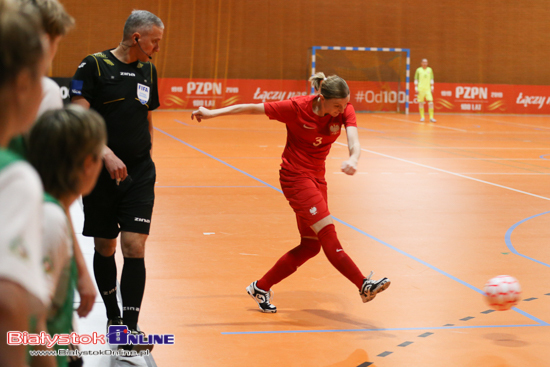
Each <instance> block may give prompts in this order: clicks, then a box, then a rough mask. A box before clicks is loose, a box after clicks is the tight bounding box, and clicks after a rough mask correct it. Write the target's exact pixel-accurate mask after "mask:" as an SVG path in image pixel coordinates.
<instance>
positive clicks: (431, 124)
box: [372, 115, 477, 133]
mask: <svg viewBox="0 0 550 367" xmlns="http://www.w3.org/2000/svg"><path fill="white" fill-rule="evenodd" d="M372 116H373V117H378V118H381V119H386V120H394V121H401V122H408V123H409V124H417V125H425V126H430V127H437V128H440V129H449V130H456V131H460V132H463V133H468V132H469V131H468V130H463V129H457V128H456V127H448V126H443V125H438V124H437V123H435V124H434V123H426V122H416V121H409V120H403V119H396V118H392V117H384V116H377V115H372ZM476 133H477V131H476Z"/></svg>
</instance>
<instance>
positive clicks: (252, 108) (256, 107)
mask: <svg viewBox="0 0 550 367" xmlns="http://www.w3.org/2000/svg"><path fill="white" fill-rule="evenodd" d="M263 114H265V108H264V104H263V103H249V104H236V105H234V106H229V107H225V108H219V109H217V110H209V109H208V108H204V107H199V109H198V110H196V111H193V113H192V114H191V120H193V118H196V119H197V121H198V122H201V121H202V120H208V119H212V118H214V117H219V116H225V115H263Z"/></svg>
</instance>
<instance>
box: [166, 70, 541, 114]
mask: <svg viewBox="0 0 550 367" xmlns="http://www.w3.org/2000/svg"><path fill="white" fill-rule="evenodd" d="M348 84H349V87H350V90H351V100H350V102H351V103H352V104H353V106H354V107H355V108H356V110H358V111H396V110H397V104H398V101H399V107H400V110H401V111H404V109H405V103H404V102H405V99H406V92H405V83H397V82H354V81H349V82H348ZM309 88H310V87H309V84H308V83H307V82H306V81H303V80H280V79H222V80H216V79H183V78H161V79H160V80H159V94H160V102H161V108H163V109H196V108H198V107H199V106H204V107H208V108H221V107H226V106H230V105H233V104H238V103H260V102H272V101H280V100H284V99H288V98H290V97H293V96H297V95H305V94H309V90H310V89H309ZM411 88H412V89H411V90H410V96H409V100H410V112H418V103H417V101H416V98H415V93H414V86H413V85H411ZM433 97H434V104H435V108H436V111H438V112H456V113H514V114H550V86H533V85H506V84H459V83H436V84H435V92H434V96H433Z"/></svg>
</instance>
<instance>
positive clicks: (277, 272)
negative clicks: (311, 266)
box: [256, 238, 321, 291]
mask: <svg viewBox="0 0 550 367" xmlns="http://www.w3.org/2000/svg"><path fill="white" fill-rule="evenodd" d="M319 251H321V245H320V244H319V241H317V240H314V239H311V238H302V241H301V242H300V244H299V245H298V246H296V247H295V248H293V249H292V250H290V251H289V252H287V253H286V254H284V255H283V256H282V257H281V258H280V259H279V261H277V263H276V264H275V265H274V266H273V267H272V268H271V269H270V270H269V271H268V272H267V273H266V274H265V275H264V276H263V277H262V279H260V280H258V282H257V283H256V286H257V287H258V288H260V289H263V290H264V291H268V290H269V289H271V287H272V286H273V285H274V284H277V283H279V282H280V281H281V280H283V279H285V278H286V277H288V276H289V275H291V274H292V273H294V272H295V271H296V269H298V267H299V266H301V265H302V264H303V263H305V262H306V261H308V260H309V259H311V258H312V257H313V256H315V255H317V254H318V253H319Z"/></svg>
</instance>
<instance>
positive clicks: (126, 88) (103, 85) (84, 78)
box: [70, 50, 160, 165]
mask: <svg viewBox="0 0 550 367" xmlns="http://www.w3.org/2000/svg"><path fill="white" fill-rule="evenodd" d="M157 85H158V84H157V70H156V68H155V66H154V65H153V64H152V63H151V62H146V63H143V62H141V61H136V62H133V63H131V64H125V63H123V62H121V61H120V60H118V59H117V58H116V57H115V56H114V55H113V54H112V53H111V50H107V51H103V52H98V53H96V54H93V55H88V56H87V57H86V58H84V60H82V63H81V64H80V65H79V66H78V69H77V70H76V73H75V74H74V77H73V80H72V81H71V88H70V95H71V98H72V97H74V96H82V97H84V98H85V99H86V100H87V101H88V102H89V103H90V108H93V109H94V110H95V111H97V112H98V113H99V114H100V115H101V116H103V118H104V119H105V122H106V124H107V134H108V140H107V146H108V147H109V148H111V150H112V151H113V152H114V154H115V155H116V156H117V157H119V158H120V159H121V160H122V161H123V162H124V163H125V164H126V165H128V164H132V163H134V162H140V161H143V160H144V159H145V158H147V157H149V151H150V150H151V134H150V133H149V121H148V120H147V114H148V112H149V111H152V110H155V109H157V108H158V107H159V105H160V103H159V96H158V88H157Z"/></svg>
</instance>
